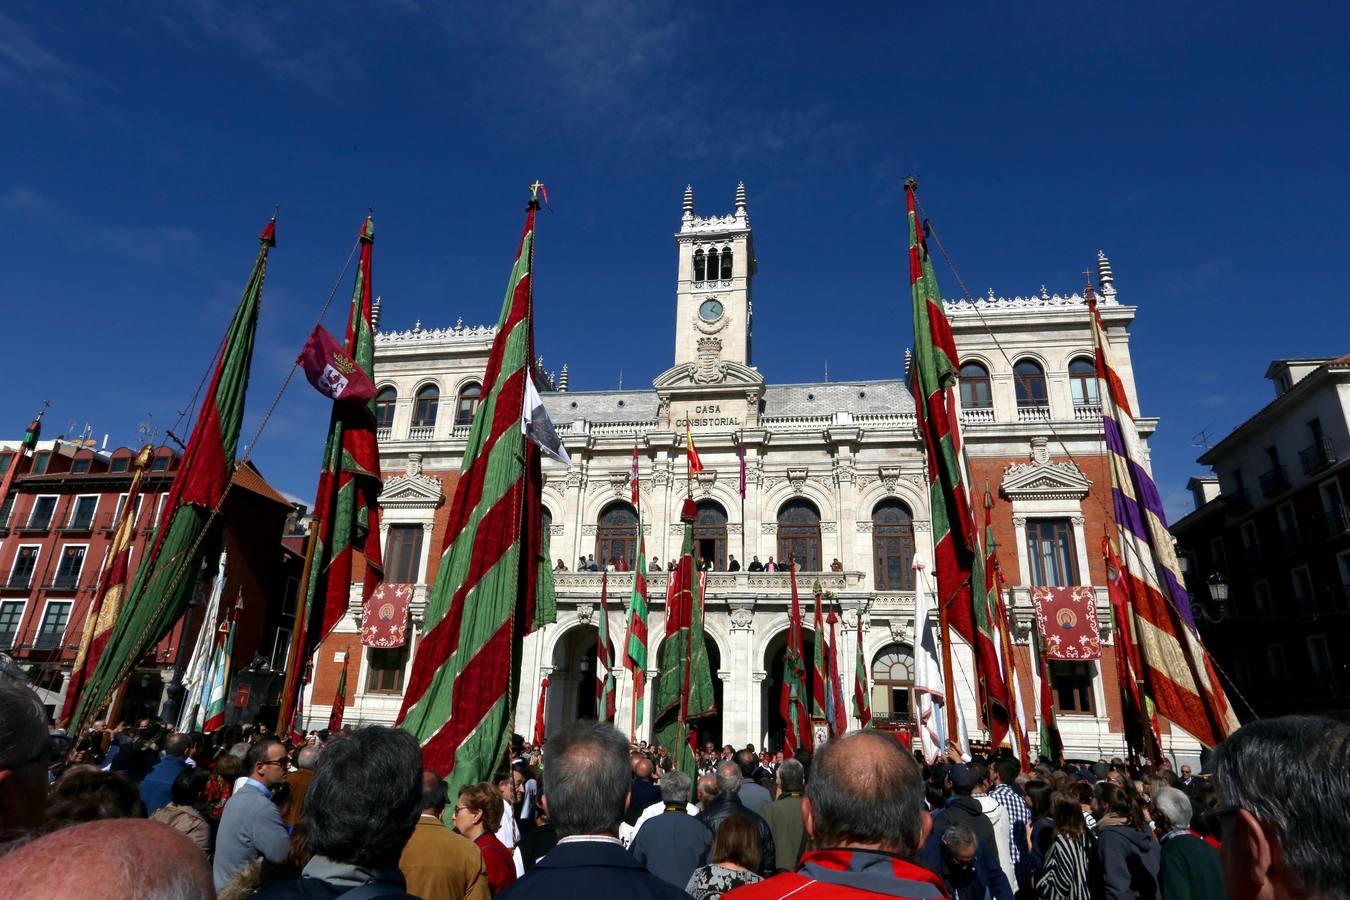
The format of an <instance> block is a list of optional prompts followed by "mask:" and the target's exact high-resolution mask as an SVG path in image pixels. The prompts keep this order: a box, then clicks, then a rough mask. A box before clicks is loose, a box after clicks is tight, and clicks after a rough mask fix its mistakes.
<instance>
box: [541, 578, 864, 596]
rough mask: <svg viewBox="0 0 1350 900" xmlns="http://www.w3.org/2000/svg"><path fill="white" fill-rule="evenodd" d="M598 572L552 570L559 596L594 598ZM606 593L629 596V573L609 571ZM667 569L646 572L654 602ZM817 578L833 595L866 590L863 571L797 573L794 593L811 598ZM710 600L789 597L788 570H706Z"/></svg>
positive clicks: (663, 587) (666, 580)
mask: <svg viewBox="0 0 1350 900" xmlns="http://www.w3.org/2000/svg"><path fill="white" fill-rule="evenodd" d="M601 574H602V573H600V572H554V573H553V585H554V588H555V589H556V590H557V593H558V597H559V598H561V599H570V598H573V597H575V598H594V597H598V596H600V579H601ZM608 575H609V584H608V594H609V596H610V597H611V598H619V599H620V600H622V599H623V598H626V597H628V596H629V595H630V594H631V593H632V591H633V573H632V572H610V573H608ZM669 579H670V573H669V572H651V573H649V574H648V575H647V593H648V595H649V597H650V598H651V599H652V600H653V602H655V601H663V600H664V599H665V594H666V588H667V586H668V584H669ZM816 579H820V585H821V587H822V588H823V589H824V590H827V591H834V592H835V593H836V594H841V593H849V594H863V593H866V592H867V588H866V586H865V582H866V581H867V575H866V573H864V572H798V573H797V593H798V596H800V597H802V598H806V597H810V596H811V592H812V590H814V585H815V583H816ZM706 585H707V586H706V588H705V590H706V594H707V597H708V599H709V600H714V601H715V600H716V599H717V598H719V597H724V596H727V597H729V596H737V595H750V596H754V597H761V598H771V599H783V600H785V601H786V600H788V599H790V598H791V597H792V583H791V576H790V575H789V573H787V572H745V571H741V572H709V573H708V579H707V582H706Z"/></svg>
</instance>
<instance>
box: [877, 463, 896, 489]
mask: <svg viewBox="0 0 1350 900" xmlns="http://www.w3.org/2000/svg"><path fill="white" fill-rule="evenodd" d="M878 474H879V475H880V476H881V486H882V487H884V488H885V489H886V491H887V492H888V493H891V494H894V493H895V488H896V485H898V484H899V483H900V467H899V466H882V467H881V468H880V469H879V470H878Z"/></svg>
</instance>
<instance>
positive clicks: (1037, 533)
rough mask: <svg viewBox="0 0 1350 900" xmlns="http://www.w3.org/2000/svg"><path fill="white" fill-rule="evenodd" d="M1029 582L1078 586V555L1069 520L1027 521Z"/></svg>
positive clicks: (1049, 585) (1057, 585)
mask: <svg viewBox="0 0 1350 900" xmlns="http://www.w3.org/2000/svg"><path fill="white" fill-rule="evenodd" d="M1027 559H1029V560H1030V561H1031V583H1032V584H1034V585H1043V586H1046V587H1072V586H1073V585H1076V584H1078V556H1077V553H1076V552H1075V550H1074V543H1073V525H1072V524H1071V523H1070V522H1069V520H1068V519H1027Z"/></svg>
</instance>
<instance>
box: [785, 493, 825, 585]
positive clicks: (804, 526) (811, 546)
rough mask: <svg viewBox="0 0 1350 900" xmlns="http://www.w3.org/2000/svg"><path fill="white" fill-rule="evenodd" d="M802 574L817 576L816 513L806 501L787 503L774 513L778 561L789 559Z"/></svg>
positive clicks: (798, 499)
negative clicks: (775, 514) (795, 563)
mask: <svg viewBox="0 0 1350 900" xmlns="http://www.w3.org/2000/svg"><path fill="white" fill-rule="evenodd" d="M794 558H795V559H796V560H797V565H798V566H800V567H801V570H802V571H803V572H820V571H822V569H821V565H820V558H821V552H820V510H819V509H817V508H816V505H815V504H814V503H812V502H811V501H810V500H804V499H802V498H800V497H798V498H796V499H793V500H789V501H788V502H786V503H784V504H783V505H782V507H780V508H779V510H778V561H779V562H780V563H787V562H788V561H789V560H792V559H794Z"/></svg>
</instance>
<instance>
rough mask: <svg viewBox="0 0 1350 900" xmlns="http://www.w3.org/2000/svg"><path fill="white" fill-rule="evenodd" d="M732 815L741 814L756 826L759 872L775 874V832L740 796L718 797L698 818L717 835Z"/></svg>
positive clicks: (769, 874) (766, 876)
mask: <svg viewBox="0 0 1350 900" xmlns="http://www.w3.org/2000/svg"><path fill="white" fill-rule="evenodd" d="M732 816H740V817H741V818H742V819H745V820H746V821H747V822H749V823H750V824H751V825H754V826H755V831H756V832H757V833H758V834H759V874H761V875H763V876H764V877H765V878H768V877H769V876H771V875H773V873H774V872H775V871H777V870H776V868H775V855H774V853H775V851H774V846H773V832H772V831H770V830H769V823H768V822H766V821H764V818H763V817H762V816H760V815H759V814H758V813H754V812H751V811H750V810H749V809H747V808H746V806H745V804H744V803H742V802H741V800H740V798H739V797H718V798H717V799H716V800H714V801H713V802H712V803H710V804H709V805H708V808H707V809H705V810H704V811H703V812H701V813H699V814H698V820H699V821H700V822H702V823H703V824H704V825H707V826H708V830H709V831H711V832H712V833H713V835H714V836H715V835H716V834H717V829H718V828H719V827H720V826H721V824H722V823H723V822H725V821H726V820H727V819H730V818H731V817H732Z"/></svg>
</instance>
